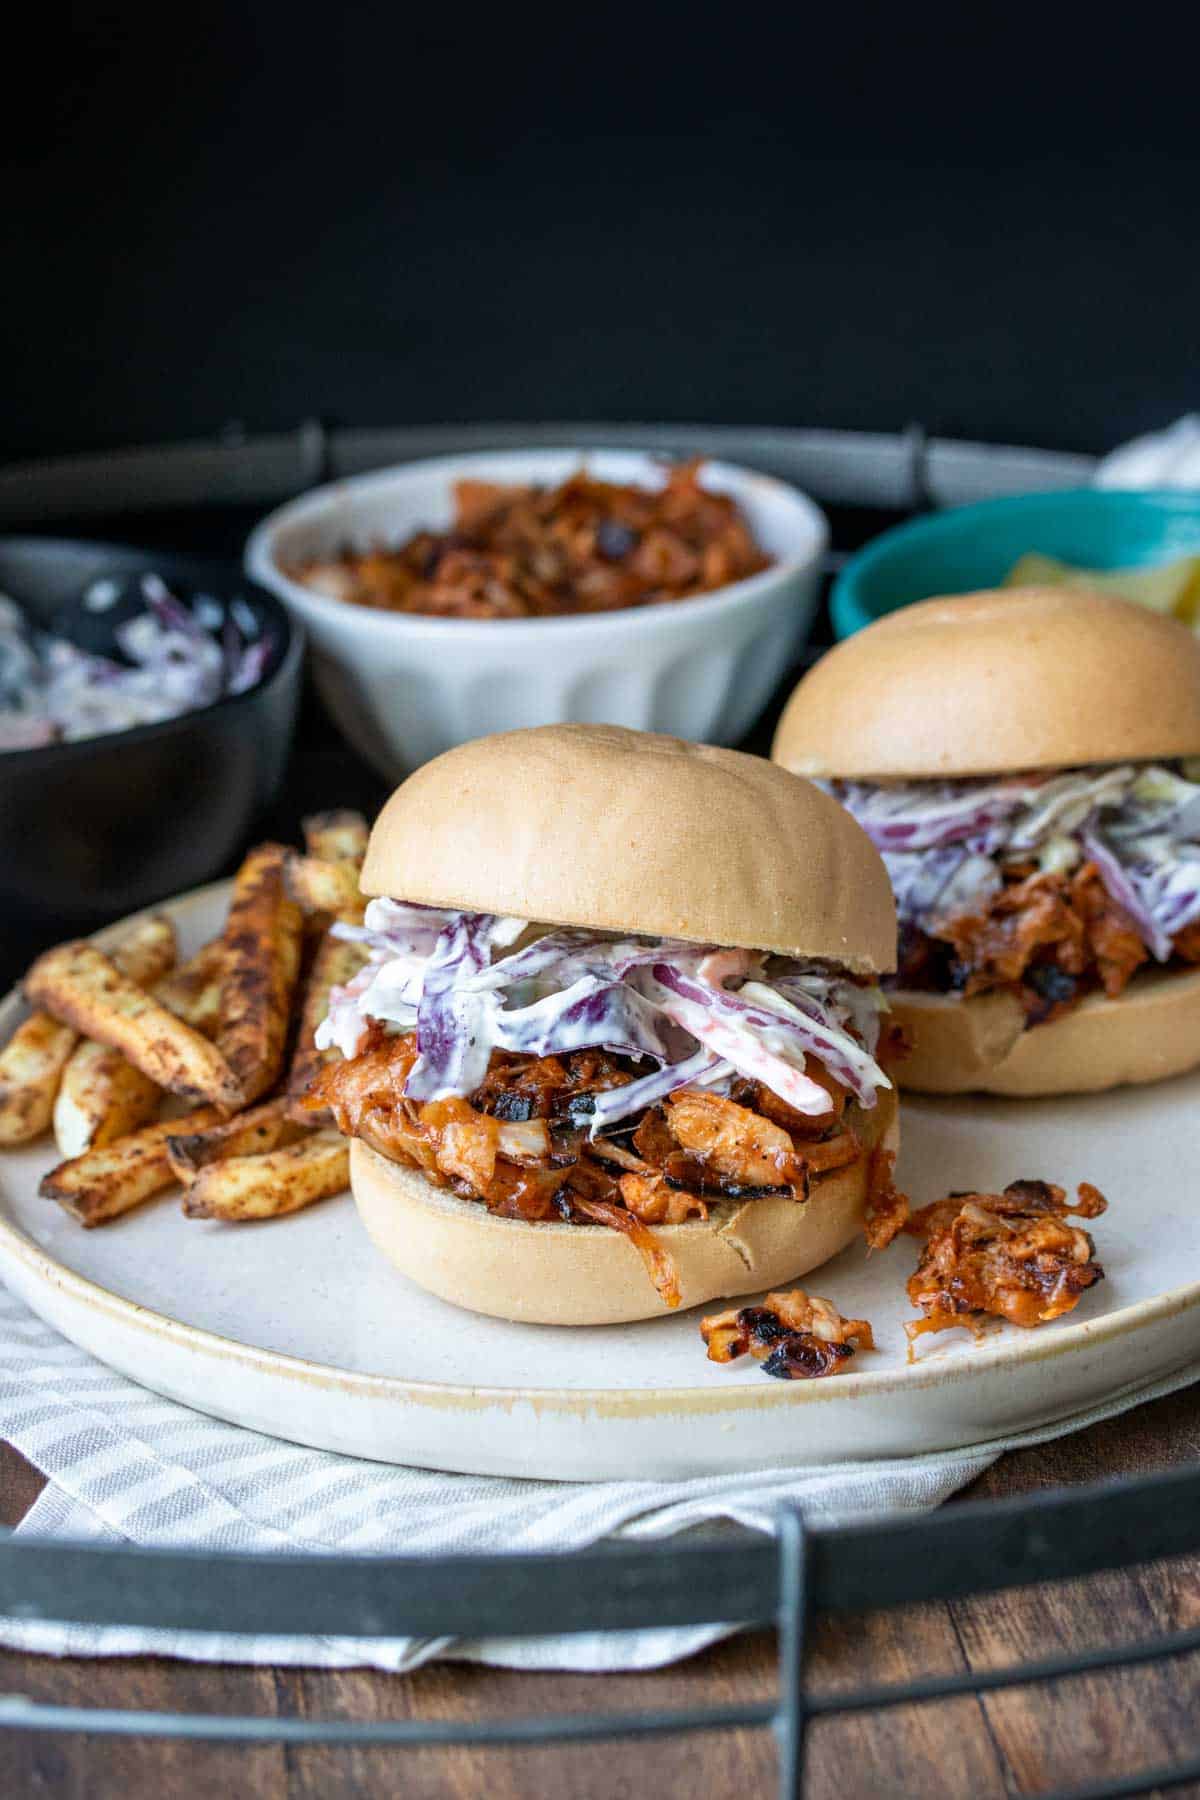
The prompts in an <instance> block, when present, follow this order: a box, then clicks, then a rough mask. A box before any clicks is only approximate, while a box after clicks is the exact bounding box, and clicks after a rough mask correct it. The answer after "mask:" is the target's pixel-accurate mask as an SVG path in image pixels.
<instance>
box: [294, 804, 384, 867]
mask: <svg viewBox="0 0 1200 1800" xmlns="http://www.w3.org/2000/svg"><path fill="white" fill-rule="evenodd" d="M303 830H304V848H305V849H306V850H307V851H308V854H309V855H310V856H315V857H316V858H317V859H318V861H320V862H348V863H354V864H355V866H356V867H361V865H362V860H363V857H364V856H365V855H366V854H367V838H368V837H369V835H370V831H369V828H368V826H367V821H366V820H365V819H364V818H363V816H362V814H361V813H359V812H350V811H349V810H348V809H346V808H338V809H337V811H335V812H321V813H311V814H310V815H309V817H308V818H307V819H305V820H304V823H303Z"/></svg>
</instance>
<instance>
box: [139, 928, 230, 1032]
mask: <svg viewBox="0 0 1200 1800" xmlns="http://www.w3.org/2000/svg"><path fill="white" fill-rule="evenodd" d="M224 966H225V944H224V940H223V939H221V938H214V939H213V940H212V942H211V944H205V946H204V948H203V949H202V950H197V952H196V954H195V956H193V957H189V959H188V961H187V962H185V963H181V964H180V965H179V967H178V968H177V969H174V970H173V971H172V972H171V974H170V975H167V976H166V977H165V978H164V979H163V980H162V981H160V982H158V983H157V985H156V986H155V989H154V998H155V999H156V1000H157V1001H158V1003H159V1005H160V1006H165V1007H166V1009H167V1011H168V1012H173V1013H174V1014H175V1017H176V1018H177V1019H182V1020H183V1022H184V1024H185V1025H190V1026H191V1028H192V1030H193V1031H198V1032H199V1033H200V1035H201V1037H208V1038H211V1037H215V1036H216V1035H217V1028H218V1026H219V1025H220V1023H221V971H222V969H223V968H224Z"/></svg>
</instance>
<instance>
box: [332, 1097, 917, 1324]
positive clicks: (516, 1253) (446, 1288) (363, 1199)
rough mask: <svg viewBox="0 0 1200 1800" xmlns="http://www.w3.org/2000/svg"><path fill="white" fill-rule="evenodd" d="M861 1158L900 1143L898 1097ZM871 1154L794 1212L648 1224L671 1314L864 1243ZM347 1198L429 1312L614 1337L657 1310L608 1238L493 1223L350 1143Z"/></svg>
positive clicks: (716, 1214)
mask: <svg viewBox="0 0 1200 1800" xmlns="http://www.w3.org/2000/svg"><path fill="white" fill-rule="evenodd" d="M855 1128H856V1130H857V1131H858V1133H859V1136H860V1137H861V1138H862V1139H863V1142H864V1145H865V1146H867V1147H868V1148H872V1149H873V1148H874V1147H876V1146H878V1145H879V1144H881V1143H882V1145H883V1147H884V1148H885V1149H890V1150H895V1149H896V1148H897V1147H898V1144H899V1135H900V1132H899V1122H898V1116H897V1107H896V1096H895V1094H894V1092H892V1091H891V1090H890V1089H886V1088H885V1089H882V1090H881V1091H880V1094H879V1099H878V1101H877V1102H876V1104H875V1106H874V1107H873V1108H872V1109H871V1110H870V1111H869V1112H859V1113H857V1114H856V1116H855ZM869 1164H870V1157H869V1155H863V1156H860V1157H859V1158H858V1160H857V1162H855V1163H853V1164H851V1166H850V1167H849V1168H846V1169H835V1170H833V1171H831V1172H830V1173H829V1174H826V1175H821V1176H818V1177H816V1178H815V1179H814V1181H813V1184H812V1191H811V1194H810V1196H809V1198H808V1199H807V1200H806V1201H797V1200H792V1199H788V1198H785V1197H783V1196H776V1195H766V1196H763V1197H762V1198H761V1199H757V1200H725V1201H720V1202H714V1203H713V1204H712V1207H711V1210H710V1213H709V1216H708V1219H707V1220H704V1221H702V1220H698V1219H694V1220H690V1221H689V1222H688V1223H687V1224H686V1225H655V1226H653V1227H652V1229H653V1232H654V1237H655V1239H656V1240H657V1242H658V1243H660V1244H661V1245H662V1247H663V1249H664V1250H665V1251H666V1252H667V1254H668V1255H669V1256H670V1257H671V1260H672V1262H673V1263H674V1265H675V1269H676V1272H677V1274H678V1278H679V1286H680V1290H681V1296H682V1297H681V1301H680V1306H681V1308H684V1307H689V1306H700V1305H702V1304H703V1303H704V1302H706V1301H710V1300H720V1299H725V1298H727V1297H730V1296H733V1295H737V1294H752V1293H757V1292H758V1291H759V1290H761V1289H763V1288H771V1287H777V1286H778V1285H779V1284H780V1283H781V1282H785V1281H793V1280H795V1279H796V1278H797V1277H799V1276H801V1275H804V1274H806V1273H807V1272H808V1270H809V1269H815V1268H816V1267H817V1266H818V1264H820V1263H824V1262H828V1260H829V1258H830V1257H831V1256H836V1255H837V1253H838V1251H839V1250H844V1249H845V1247H846V1245H847V1244H849V1243H850V1242H851V1241H852V1240H853V1239H854V1237H855V1236H856V1235H857V1233H858V1232H859V1231H861V1230H862V1224H863V1209H864V1205H865V1202H866V1195H867V1181H868V1173H869ZM350 1187H351V1190H352V1192H353V1194H354V1200H355V1204H356V1205H357V1207H358V1211H359V1215H360V1217H361V1218H362V1221H363V1224H364V1225H365V1226H366V1228H367V1231H368V1233H369V1234H370V1236H371V1238H372V1240H373V1242H374V1243H375V1246H376V1248H377V1249H379V1250H381V1251H382V1252H383V1254H384V1256H386V1257H387V1258H388V1260H389V1262H392V1263H394V1264H395V1265H396V1267H397V1268H398V1269H399V1270H400V1272H401V1274H403V1275H407V1276H408V1278H409V1279H410V1280H411V1281H414V1282H416V1284H417V1286H418V1287H422V1288H425V1289H426V1290H427V1291H428V1292H429V1293H431V1294H436V1295H437V1296H438V1298H439V1299H440V1300H448V1301H450V1302H451V1304H452V1305H455V1306H462V1307H466V1308H467V1309H468V1311H470V1312H478V1313H487V1314H490V1315H491V1316H492V1317H493V1318H498V1319H515V1320H518V1321H520V1322H521V1323H522V1324H529V1325H617V1324H622V1323H625V1322H627V1321H629V1320H631V1319H651V1318H658V1317H660V1316H661V1315H662V1314H663V1313H665V1312H666V1311H667V1310H668V1309H667V1307H666V1306H665V1304H664V1302H663V1301H662V1299H661V1298H660V1296H659V1294H658V1291H657V1289H656V1288H655V1287H654V1284H653V1282H652V1281H651V1280H650V1277H649V1275H648V1274H647V1272H646V1266H645V1264H644V1263H643V1261H642V1259H641V1257H640V1255H639V1254H638V1252H637V1250H636V1249H635V1248H634V1246H633V1244H632V1243H631V1242H630V1240H629V1239H628V1238H627V1237H626V1236H625V1235H624V1233H623V1232H620V1231H614V1230H612V1229H611V1228H610V1227H608V1226H606V1225H568V1224H565V1223H562V1224H560V1223H559V1222H558V1221H541V1222H539V1223H537V1224H526V1223H525V1221H524V1220H521V1219H505V1218H500V1217H498V1216H497V1215H496V1214H494V1213H490V1212H488V1210H487V1208H486V1207H485V1206H484V1205H483V1204H482V1202H481V1201H477V1200H460V1199H458V1198H457V1197H456V1196H455V1195H454V1194H451V1193H448V1192H447V1190H446V1189H445V1188H437V1187H434V1186H433V1185H432V1184H431V1183H430V1182H428V1181H426V1179H425V1177H424V1176H423V1175H422V1174H420V1172H419V1171H418V1170H417V1169H415V1168H410V1167H408V1166H405V1165H402V1164H400V1163H395V1162H391V1161H390V1160H389V1159H388V1158H387V1157H384V1156H380V1155H379V1153H378V1151H376V1150H372V1149H371V1148H370V1146H369V1145H367V1144H364V1143H363V1142H362V1141H361V1140H360V1139H355V1140H354V1142H353V1143H352V1144H351V1145H350Z"/></svg>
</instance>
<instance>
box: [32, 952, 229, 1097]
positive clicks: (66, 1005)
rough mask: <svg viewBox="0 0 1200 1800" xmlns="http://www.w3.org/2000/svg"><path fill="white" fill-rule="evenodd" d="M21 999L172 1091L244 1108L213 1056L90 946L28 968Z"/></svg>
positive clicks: (52, 954) (202, 1042)
mask: <svg viewBox="0 0 1200 1800" xmlns="http://www.w3.org/2000/svg"><path fill="white" fill-rule="evenodd" d="M25 993H26V995H27V996H28V998H29V1000H30V1002H31V1004H32V1005H34V1006H37V1007H40V1008H41V1009H42V1011H43V1012H48V1013H50V1014H52V1016H53V1017H54V1018H56V1019H60V1020H61V1021H62V1022H63V1024H65V1025H71V1026H73V1027H74V1028H75V1030H76V1031H78V1032H81V1033H82V1034H83V1035H84V1036H85V1037H92V1038H95V1039H96V1040H97V1041H98V1042H99V1043H101V1044H111V1045H112V1047H113V1048H114V1049H115V1050H120V1051H121V1053H122V1054H123V1055H124V1056H126V1057H128V1059H129V1061H130V1062H131V1063H133V1065H134V1066H135V1068H138V1069H140V1070H141V1071H142V1073H143V1074H144V1075H148V1076H149V1077H150V1079H151V1081H156V1082H157V1083H158V1085H159V1086H160V1087H164V1088H169V1089H170V1090H171V1092H172V1093H177V1094H184V1095H187V1096H190V1097H199V1098H201V1099H204V1100H209V1101H211V1102H212V1104H213V1105H214V1106H218V1107H220V1109H221V1110H222V1112H226V1113H230V1112H236V1111H237V1110H238V1108H239V1107H240V1106H243V1105H244V1104H245V1096H244V1095H243V1092H242V1088H241V1084H240V1082H239V1081H238V1078H237V1076H236V1075H235V1074H234V1072H233V1070H232V1069H231V1068H230V1067H229V1064H228V1063H227V1062H226V1061H225V1058H224V1057H223V1056H222V1055H221V1053H220V1051H218V1050H217V1049H215V1048H214V1046H213V1045H212V1044H210V1043H209V1042H208V1040H207V1039H206V1038H202V1037H201V1036H200V1035H199V1033H198V1032H195V1031H193V1030H192V1028H191V1026H190V1025H185V1024H184V1023H183V1021H182V1020H181V1019H177V1018H176V1017H175V1014H174V1013H172V1012H168V1011H167V1009H166V1007H165V1006H161V1005H160V1004H159V1003H158V1001H156V1000H153V999H152V998H151V997H150V995H149V994H147V993H145V992H144V991H143V990H142V989H141V988H140V987H138V986H137V984H136V983H135V982H133V981H130V980H129V978H128V977H127V976H125V975H123V974H122V973H121V971H120V970H119V969H118V968H116V967H115V966H114V965H113V964H112V963H111V962H110V961H109V960H108V958H107V957H106V956H104V955H102V954H101V952H100V951H99V950H97V949H96V947H95V946H94V945H93V944H88V943H73V944H60V945H59V947H58V948H57V949H56V950H48V951H47V952H46V954H45V955H44V956H40V957H39V958H38V960H37V962H35V963H34V965H33V967H32V969H31V970H30V971H29V974H28V975H27V976H26V978H25Z"/></svg>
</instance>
